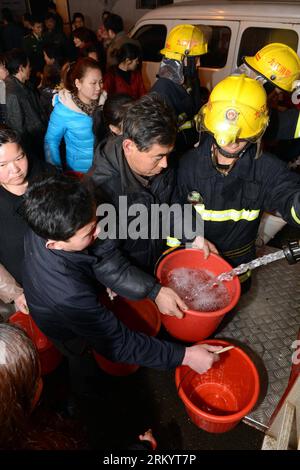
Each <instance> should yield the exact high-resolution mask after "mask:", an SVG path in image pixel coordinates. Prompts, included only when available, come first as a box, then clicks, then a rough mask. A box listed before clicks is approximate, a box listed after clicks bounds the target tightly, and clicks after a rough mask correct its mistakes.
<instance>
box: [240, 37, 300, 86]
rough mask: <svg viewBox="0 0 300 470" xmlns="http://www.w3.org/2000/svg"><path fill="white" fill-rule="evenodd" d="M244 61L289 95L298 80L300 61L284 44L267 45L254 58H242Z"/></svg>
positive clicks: (299, 76) (299, 77)
mask: <svg viewBox="0 0 300 470" xmlns="http://www.w3.org/2000/svg"><path fill="white" fill-rule="evenodd" d="M244 61H245V62H246V64H247V65H249V67H250V68H251V69H253V70H254V71H255V72H257V73H259V74H260V75H262V76H263V77H265V78H266V79H267V80H269V81H270V82H272V83H273V84H274V85H275V86H277V87H278V88H281V89H282V90H284V91H288V92H290V93H291V92H292V91H293V88H294V87H293V83H294V81H296V80H299V79H300V59H299V57H298V55H297V54H296V52H295V51H294V50H293V49H292V48H291V47H289V46H287V45H286V44H281V43H277V42H274V43H272V44H268V45H267V46H265V47H263V48H262V49H260V50H259V51H258V52H257V53H256V54H255V56H253V57H247V56H246V57H244Z"/></svg>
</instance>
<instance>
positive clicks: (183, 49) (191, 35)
mask: <svg viewBox="0 0 300 470" xmlns="http://www.w3.org/2000/svg"><path fill="white" fill-rule="evenodd" d="M206 52H207V41H206V39H205V37H204V34H203V32H202V31H201V29H199V28H197V26H193V25H191V24H179V25H177V26H175V27H174V28H172V29H171V31H170V33H169V35H168V37H167V39H166V45H165V47H164V49H162V50H161V51H160V53H161V54H162V55H164V56H165V57H167V59H175V60H179V61H181V60H183V59H184V57H185V56H197V55H202V54H206Z"/></svg>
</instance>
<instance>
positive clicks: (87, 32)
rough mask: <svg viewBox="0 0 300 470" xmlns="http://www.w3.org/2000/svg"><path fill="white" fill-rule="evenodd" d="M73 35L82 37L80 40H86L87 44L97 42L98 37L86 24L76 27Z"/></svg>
mask: <svg viewBox="0 0 300 470" xmlns="http://www.w3.org/2000/svg"><path fill="white" fill-rule="evenodd" d="M73 36H74V37H75V38H78V39H80V41H82V42H84V43H85V44H91V43H96V41H97V37H96V34H95V33H94V31H92V30H91V29H88V28H86V27H85V26H82V27H81V28H76V29H74V31H73Z"/></svg>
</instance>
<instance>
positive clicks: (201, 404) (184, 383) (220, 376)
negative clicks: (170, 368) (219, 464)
mask: <svg viewBox="0 0 300 470" xmlns="http://www.w3.org/2000/svg"><path fill="white" fill-rule="evenodd" d="M200 343H202V344H212V345H214V346H224V347H225V346H229V345H230V343H228V342H226V341H221V340H207V341H201V342H200ZM175 382H176V387H177V390H178V394H179V396H180V398H181V400H182V401H183V403H184V406H185V409H186V411H187V413H188V415H189V417H190V418H191V420H192V421H193V423H194V424H195V425H196V426H198V427H199V428H201V429H204V431H208V432H212V433H222V432H226V431H229V430H230V429H232V428H233V427H234V426H236V425H237V424H238V423H239V421H240V420H241V419H242V418H243V417H244V416H246V415H247V414H248V413H249V412H250V411H251V410H252V408H253V407H254V405H255V403H256V401H257V399H258V395H259V376H258V373H257V370H256V367H255V366H254V364H253V362H252V361H251V359H250V358H249V357H248V356H247V354H245V353H244V351H242V350H241V349H240V348H237V347H234V349H231V350H230V351H226V352H224V353H222V354H220V360H219V361H218V362H216V363H214V365H213V366H212V368H211V369H210V370H208V371H207V372H205V373H204V374H197V372H195V371H193V370H192V369H190V368H189V367H187V366H180V367H177V369H176V373H175Z"/></svg>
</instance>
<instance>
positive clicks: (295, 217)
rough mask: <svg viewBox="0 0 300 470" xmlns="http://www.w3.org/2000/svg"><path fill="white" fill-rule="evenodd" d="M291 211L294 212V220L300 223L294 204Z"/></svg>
mask: <svg viewBox="0 0 300 470" xmlns="http://www.w3.org/2000/svg"><path fill="white" fill-rule="evenodd" d="M291 213H292V217H293V219H294V221H295V222H297V224H300V219H299V217H298V216H297V214H296V211H295V208H294V206H292V209H291Z"/></svg>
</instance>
